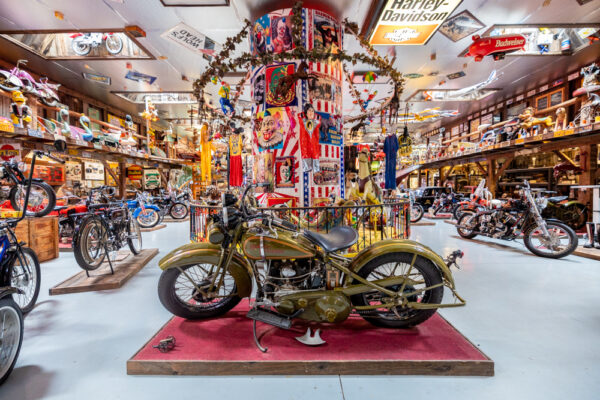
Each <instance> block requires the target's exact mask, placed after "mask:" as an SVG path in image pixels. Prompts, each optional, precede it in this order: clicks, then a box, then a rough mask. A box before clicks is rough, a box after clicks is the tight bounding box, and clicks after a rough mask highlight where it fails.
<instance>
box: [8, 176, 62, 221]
mask: <svg viewBox="0 0 600 400" xmlns="http://www.w3.org/2000/svg"><path fill="white" fill-rule="evenodd" d="M26 192H27V188H26V187H25V186H23V185H16V186H13V187H12V188H11V189H10V193H9V195H8V197H9V198H10V205H11V206H12V208H14V209H15V210H17V211H20V210H22V209H23V208H24V207H23V206H24V204H25V194H26ZM55 206H56V193H54V189H52V186H50V185H48V184H47V183H46V182H31V192H30V193H29V201H28V202H27V212H26V215H27V216H29V217H43V216H45V215H48V214H49V213H50V212H51V211H53V210H54V207H55Z"/></svg>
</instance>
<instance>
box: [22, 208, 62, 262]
mask: <svg viewBox="0 0 600 400" xmlns="http://www.w3.org/2000/svg"><path fill="white" fill-rule="evenodd" d="M15 234H16V235H17V239H19V240H21V241H23V242H25V243H26V246H27V247H31V248H32V249H33V251H35V253H36V254H37V256H38V259H39V260H40V262H42V261H48V260H52V259H54V258H57V257H58V217H52V216H46V217H42V218H25V219H24V220H23V221H21V222H19V225H17V228H16V229H15Z"/></svg>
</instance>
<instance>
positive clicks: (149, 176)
mask: <svg viewBox="0 0 600 400" xmlns="http://www.w3.org/2000/svg"><path fill="white" fill-rule="evenodd" d="M143 185H144V189H146V190H152V189H156V188H158V187H159V186H160V173H159V172H158V169H155V168H151V169H144V178H143Z"/></svg>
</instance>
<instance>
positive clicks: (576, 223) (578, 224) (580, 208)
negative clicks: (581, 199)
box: [563, 203, 589, 231]
mask: <svg viewBox="0 0 600 400" xmlns="http://www.w3.org/2000/svg"><path fill="white" fill-rule="evenodd" d="M565 208H576V209H577V213H579V214H580V217H579V219H578V220H571V221H563V222H564V223H566V224H567V225H569V226H570V227H571V228H573V229H574V230H576V231H577V230H579V229H582V228H584V227H585V224H586V223H587V221H588V218H589V215H588V209H587V207H586V206H585V205H583V204H581V203H575V204H571V205H570V206H568V207H565Z"/></svg>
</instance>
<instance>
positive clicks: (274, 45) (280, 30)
mask: <svg viewBox="0 0 600 400" xmlns="http://www.w3.org/2000/svg"><path fill="white" fill-rule="evenodd" d="M291 11H292V10H291V9H288V10H281V11H280V12H274V13H271V14H269V19H270V22H271V29H270V31H269V33H270V36H271V37H270V39H271V40H270V42H269V43H268V50H269V51H270V52H271V53H276V54H277V53H282V52H284V51H288V50H292V49H293V48H294V47H295V46H294V42H293V41H292V16H291V15H290V14H291ZM267 81H268V80H267Z"/></svg>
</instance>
